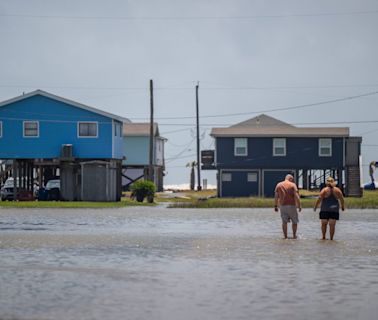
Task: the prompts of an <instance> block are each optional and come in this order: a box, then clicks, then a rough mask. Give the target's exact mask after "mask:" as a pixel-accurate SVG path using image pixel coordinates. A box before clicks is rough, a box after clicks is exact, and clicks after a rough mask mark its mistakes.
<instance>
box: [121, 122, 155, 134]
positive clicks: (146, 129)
mask: <svg viewBox="0 0 378 320" xmlns="http://www.w3.org/2000/svg"><path fill="white" fill-rule="evenodd" d="M123 135H124V136H149V135H150V123H149V122H142V123H125V124H124V126H123ZM154 136H155V137H158V136H159V127H158V124H157V123H154Z"/></svg>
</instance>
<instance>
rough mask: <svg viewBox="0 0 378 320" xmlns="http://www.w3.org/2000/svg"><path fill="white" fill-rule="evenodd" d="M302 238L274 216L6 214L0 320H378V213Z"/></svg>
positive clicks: (226, 212)
mask: <svg viewBox="0 0 378 320" xmlns="http://www.w3.org/2000/svg"><path fill="white" fill-rule="evenodd" d="M289 230H290V229H289ZM298 234H299V239H297V240H290V239H289V240H283V239H282V235H281V222H280V218H279V215H278V214H277V213H275V212H273V210H272V209H214V210H213V209H202V210H194V209H166V208H161V207H157V208H150V207H147V208H146V207H138V208H121V209H85V210H83V209H37V210H36V209H32V210H31V209H1V210H0V254H1V255H0V257H1V260H0V319H1V320H4V319H12V320H13V319H28V320H36V319H38V320H44V319H62V320H63V319H64V320H69V319H75V320H76V319H81V320H85V319H164V320H171V319H172V320H173V319H175V320H176V319H210V320H218V319H248V320H249V319H311V320H312V319H333V320H334V319H336V320H337V319H359V320H365V319H377V314H378V303H377V302H378V210H347V211H346V212H345V213H342V214H341V220H340V221H339V222H338V224H337V227H336V235H335V238H336V240H334V241H330V240H326V241H322V240H319V239H320V227H319V221H318V219H317V214H315V213H314V212H313V211H311V210H309V209H308V210H304V211H303V212H302V213H301V214H300V224H299V229H298Z"/></svg>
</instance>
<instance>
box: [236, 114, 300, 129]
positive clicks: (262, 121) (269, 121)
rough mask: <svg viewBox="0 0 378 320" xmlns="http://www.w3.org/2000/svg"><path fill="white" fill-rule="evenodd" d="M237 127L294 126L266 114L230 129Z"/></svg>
mask: <svg viewBox="0 0 378 320" xmlns="http://www.w3.org/2000/svg"><path fill="white" fill-rule="evenodd" d="M235 127H255V128H261V127H291V128H293V127H294V126H293V125H291V124H289V123H286V122H283V121H280V120H278V119H276V118H273V117H270V116H267V115H266V114H260V115H259V116H256V117H254V118H251V119H249V120H246V121H243V122H239V123H237V124H234V125H232V126H230V128H235Z"/></svg>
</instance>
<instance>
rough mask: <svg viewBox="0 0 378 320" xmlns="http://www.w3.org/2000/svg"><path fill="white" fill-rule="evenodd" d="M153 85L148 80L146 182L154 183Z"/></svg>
mask: <svg viewBox="0 0 378 320" xmlns="http://www.w3.org/2000/svg"><path fill="white" fill-rule="evenodd" d="M153 157H154V83H153V81H152V79H151V80H150V153H149V164H148V180H150V181H154V166H153Z"/></svg>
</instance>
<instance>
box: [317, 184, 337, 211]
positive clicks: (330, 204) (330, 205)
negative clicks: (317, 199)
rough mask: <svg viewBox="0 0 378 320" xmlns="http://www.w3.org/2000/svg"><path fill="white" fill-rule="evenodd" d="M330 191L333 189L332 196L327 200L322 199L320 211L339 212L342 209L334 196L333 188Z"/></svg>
mask: <svg viewBox="0 0 378 320" xmlns="http://www.w3.org/2000/svg"><path fill="white" fill-rule="evenodd" d="M330 189H331V194H330V195H329V196H328V197H327V198H324V199H322V204H321V206H320V211H324V212H339V209H340V205H339V200H338V199H337V198H336V197H335V195H334V194H333V188H332V187H330Z"/></svg>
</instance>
